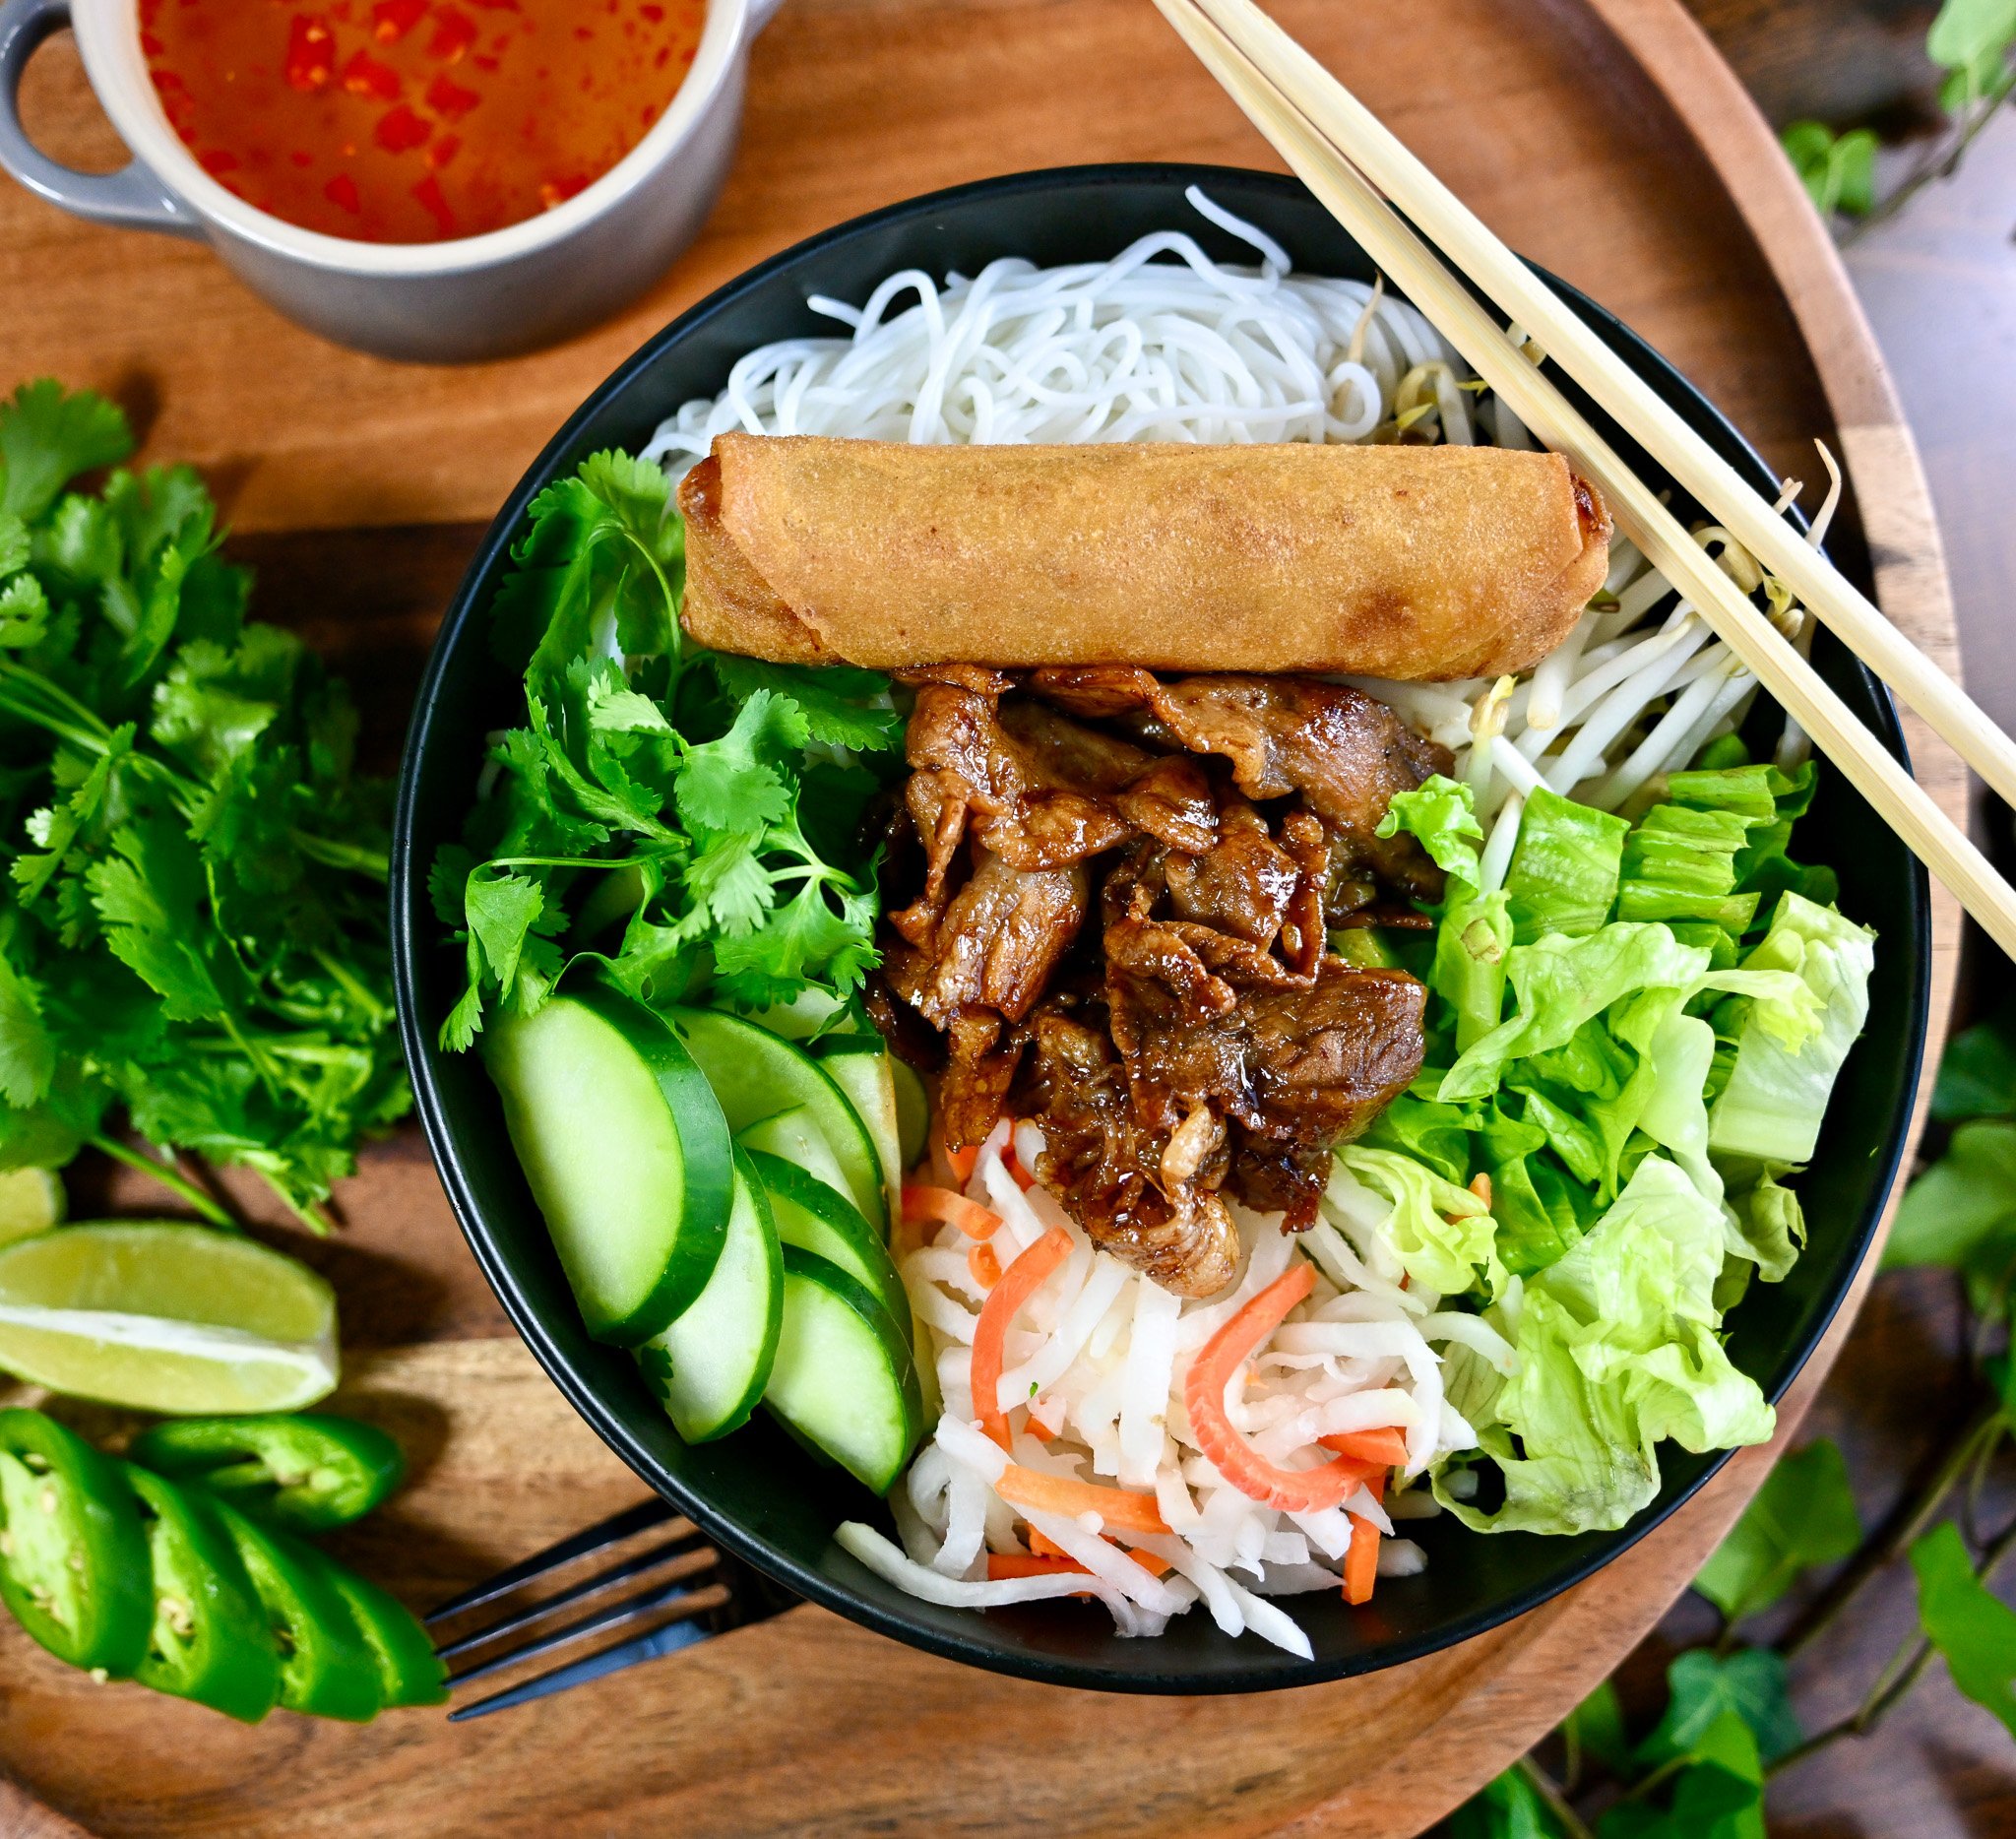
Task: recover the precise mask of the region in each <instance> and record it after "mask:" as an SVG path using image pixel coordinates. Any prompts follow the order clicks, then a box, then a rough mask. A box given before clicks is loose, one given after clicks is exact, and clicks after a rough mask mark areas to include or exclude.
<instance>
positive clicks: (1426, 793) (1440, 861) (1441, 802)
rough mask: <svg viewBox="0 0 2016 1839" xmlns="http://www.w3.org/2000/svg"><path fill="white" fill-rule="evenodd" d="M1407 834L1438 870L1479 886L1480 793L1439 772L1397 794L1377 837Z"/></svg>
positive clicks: (1387, 808)
mask: <svg viewBox="0 0 2016 1839" xmlns="http://www.w3.org/2000/svg"><path fill="white" fill-rule="evenodd" d="M1403 830H1404V831H1406V832H1408V834H1409V835H1411V836H1412V837H1414V838H1415V839H1416V840H1417V841H1418V843H1419V844H1420V846H1421V848H1422V849H1424V850H1425V851H1426V852H1427V853H1428V857H1429V859H1430V860H1431V861H1433V862H1434V864H1435V866H1436V867H1438V868H1442V869H1446V870H1447V871H1448V872H1449V873H1450V874H1452V875H1458V876H1460V877H1461V878H1462V879H1464V880H1465V881H1468V882H1469V883H1470V884H1471V886H1472V887H1476V886H1477V884H1478V853H1477V848H1476V845H1477V844H1479V843H1481V842H1482V841H1483V835H1484V832H1483V826H1482V825H1481V824H1480V823H1479V822H1478V821H1477V794H1476V793H1474V792H1472V790H1471V789H1470V787H1468V786H1467V785H1461V784H1459V783H1458V782H1457V781H1455V780H1453V779H1450V778H1448V777H1446V776H1445V775H1444V774H1441V773H1436V774H1433V775H1431V776H1430V777H1429V778H1427V779H1425V780H1423V781H1422V782H1421V784H1420V785H1418V786H1417V787H1416V788H1415V789H1414V790H1413V791H1412V792H1396V793H1394V794H1393V799H1392V802H1391V803H1389V804H1388V805H1387V807H1386V815H1385V816H1384V817H1382V818H1381V819H1380V820H1379V829H1378V832H1377V834H1378V835H1379V836H1382V837H1393V836H1398V835H1399V834H1400V832H1402V831H1403Z"/></svg>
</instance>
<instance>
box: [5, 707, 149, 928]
mask: <svg viewBox="0 0 2016 1839" xmlns="http://www.w3.org/2000/svg"><path fill="white" fill-rule="evenodd" d="M133 737H134V730H133V724H132V723H130V722H128V723H126V724H124V725H123V726H122V727H120V728H117V729H113V730H112V734H111V736H110V738H109V739H108V740H107V741H106V743H105V751H104V753H103V754H102V755H101V756H100V757H99V758H98V759H97V760H96V761H95V763H94V765H93V766H92V769H91V771H90V772H89V773H88V774H86V775H85V778H84V783H83V784H82V785H80V786H79V787H78V788H77V790H76V791H75V792H73V793H71V794H70V796H69V797H68V798H66V799H64V801H63V802H62V803H61V804H59V805H55V806H47V807H44V808H43V809H42V810H39V811H37V812H35V813H34V815H33V816H32V817H31V818H30V819H29V825H28V828H29V835H30V837H31V838H32V840H33V841H34V842H35V843H36V844H38V845H39V846H40V847H41V850H42V852H43V853H42V854H41V855H39V856H16V857H15V858H14V862H13V865H12V868H11V870H10V872H11V873H12V875H13V877H14V882H15V885H16V886H17V887H19V888H20V889H21V904H22V905H23V906H24V907H27V906H31V905H32V903H33V902H34V901H35V900H37V899H38V898H39V897H40V895H41V893H42V890H43V889H44V888H46V887H47V886H48V885H49V881H50V879H51V878H52V877H53V876H54V875H55V874H56V872H57V871H58V870H59V869H60V868H61V867H62V866H63V864H64V861H65V859H66V857H67V856H69V853H70V850H71V848H72V846H73V845H75V843H76V842H77V839H78V836H79V835H80V833H81V832H82V831H83V830H84V828H85V826H86V825H88V824H90V823H92V822H94V821H95V819H96V818H97V816H98V814H99V812H100V810H101V809H102V808H103V806H104V803H105V800H106V795H107V794H108V793H110V792H111V790H112V783H113V779H114V777H115V775H116V774H117V773H118V771H119V767H120V763H121V762H122V761H123V760H125V759H126V757H127V756H128V755H129V754H130V753H131V752H132V750H133Z"/></svg>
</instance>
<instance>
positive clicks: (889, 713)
mask: <svg viewBox="0 0 2016 1839" xmlns="http://www.w3.org/2000/svg"><path fill="white" fill-rule="evenodd" d="M701 661H702V662H703V663H705V664H706V666H707V667H708V668H709V669H710V670H711V671H713V673H714V674H715V676H716V677H717V678H718V679H719V680H720V682H721V686H722V688H723V689H724V690H725V692H726V693H727V695H728V696H729V697H730V698H731V699H732V700H734V701H736V702H745V701H747V700H748V698H749V697H751V696H753V695H754V694H755V693H756V692H757V691H758V690H766V689H767V690H771V691H774V692H775V693H776V694H778V695H780V696H784V697H788V699H789V700H790V701H791V702H793V703H795V704H796V705H797V707H798V709H799V710H800V712H801V713H802V714H803V716H804V718H805V726H806V728H807V729H809V730H810V732H811V736H812V738H813V739H814V740H816V741H823V742H824V743H825V744H826V745H827V746H829V747H847V748H851V749H852V750H853V751H854V752H856V753H887V752H890V751H892V750H893V749H895V748H898V747H900V746H902V745H903V733H904V721H903V717H902V716H900V715H899V714H898V713H897V712H896V710H895V709H894V708H893V707H892V706H890V701H889V679H888V678H887V677H886V676H884V675H883V674H882V673H881V672H880V671H879V670H857V669H855V668H853V667H852V666H848V665H819V666H815V665H773V664H765V663H763V662H762V661H761V660H760V659H755V658H737V657H734V656H733V655H732V654H730V653H727V652H706V653H703V654H701Z"/></svg>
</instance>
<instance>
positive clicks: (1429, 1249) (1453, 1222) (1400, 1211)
mask: <svg viewBox="0 0 2016 1839" xmlns="http://www.w3.org/2000/svg"><path fill="white" fill-rule="evenodd" d="M1337 1163H1338V1168H1339V1170H1340V1171H1342V1173H1341V1175H1340V1174H1338V1173H1333V1175H1332V1177H1331V1178H1332V1181H1333V1183H1337V1182H1339V1181H1340V1180H1341V1181H1343V1182H1350V1181H1353V1180H1354V1179H1355V1180H1356V1181H1358V1182H1361V1183H1363V1184H1364V1185H1365V1186H1368V1187H1370V1188H1372V1189H1374V1190H1375V1191H1376V1192H1377V1193H1379V1194H1381V1195H1383V1196H1384V1197H1385V1199H1386V1200H1388V1201H1389V1202H1391V1203H1392V1208H1393V1211H1392V1214H1391V1216H1390V1217H1389V1218H1388V1220H1387V1222H1386V1226H1385V1232H1386V1237H1387V1241H1388V1243H1390V1244H1391V1246H1392V1247H1393V1250H1394V1252H1395V1254H1396V1255H1397V1256H1398V1257H1399V1259H1400V1262H1401V1265H1402V1266H1403V1268H1404V1269H1405V1270H1406V1272H1407V1275H1408V1277H1409V1279H1410V1280H1411V1281H1412V1282H1414V1283H1417V1284H1419V1285H1422V1286H1423V1287H1424V1288H1426V1289H1428V1290H1432V1291H1434V1292H1435V1293H1436V1294H1437V1295H1438V1296H1460V1295H1461V1294H1462V1293H1463V1292H1465V1291H1468V1290H1475V1289H1476V1288H1478V1286H1479V1282H1480V1279H1481V1282H1482V1285H1483V1288H1484V1289H1485V1290H1487V1291H1488V1292H1489V1293H1490V1294H1491V1295H1492V1296H1496V1295H1497V1294H1498V1292H1499V1291H1501V1290H1502V1289H1503V1288H1504V1287H1505V1275H1506V1273H1505V1267H1504V1264H1503V1263H1502V1262H1501V1261H1500V1260H1499V1257H1498V1251H1497V1237H1498V1223H1497V1222H1496V1221H1495V1220H1494V1219H1492V1218H1491V1213H1490V1209H1489V1208H1488V1207H1487V1206H1486V1205H1485V1204H1484V1202H1483V1201H1482V1200H1481V1199H1480V1198H1479V1197H1478V1196H1477V1195H1476V1194H1474V1193H1472V1192H1471V1191H1470V1189H1469V1188H1467V1187H1458V1186H1457V1185H1456V1183H1455V1182H1453V1181H1449V1180H1445V1179H1444V1178H1443V1177H1442V1176H1441V1175H1438V1174H1437V1173H1435V1172H1434V1171H1433V1170H1432V1169H1429V1168H1426V1167H1425V1166H1423V1165H1422V1164H1420V1163H1418V1162H1416V1161H1415V1160H1414V1159H1413V1158H1412V1157H1410V1156H1406V1155H1403V1154H1401V1153H1400V1152H1399V1151H1396V1150H1385V1149H1372V1148H1368V1147H1367V1146H1366V1145H1364V1144H1362V1143H1355V1144H1352V1145H1349V1146H1348V1147H1346V1148H1344V1149H1341V1150H1339V1151H1338V1152H1337ZM1348 1210H1349V1209H1348Z"/></svg>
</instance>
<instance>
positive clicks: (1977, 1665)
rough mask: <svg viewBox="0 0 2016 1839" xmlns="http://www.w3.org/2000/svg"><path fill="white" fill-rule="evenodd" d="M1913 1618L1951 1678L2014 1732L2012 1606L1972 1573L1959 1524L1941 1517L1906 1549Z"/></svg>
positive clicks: (2015, 1618) (2015, 1614)
mask: <svg viewBox="0 0 2016 1839" xmlns="http://www.w3.org/2000/svg"><path fill="white" fill-rule="evenodd" d="M1911 1568H1912V1569H1913V1570H1914V1571H1915V1572H1917V1574H1918V1619H1919V1625H1920V1627H1922V1629H1923V1630H1924V1632H1925V1638H1926V1639H1927V1640H1929V1641H1930V1642H1931V1644H1932V1645H1933V1646H1934V1647H1935V1648H1937V1649H1938V1651H1939V1652H1940V1653H1941V1654H1942V1655H1944V1656H1945V1660H1946V1667H1947V1670H1948V1671H1949V1672H1950V1673H1951V1674H1952V1676H1953V1683H1954V1684H1955V1685H1957V1686H1958V1687H1959V1688H1960V1689H1961V1691H1962V1692H1964V1693H1965V1694H1966V1695H1967V1696H1968V1697H1969V1698H1971V1699H1973V1700H1974V1702H1975V1703H1976V1704H1977V1705H1981V1706H1984V1707H1985V1709H1987V1710H1988V1711H1991V1712H1993V1713H1994V1715H1995V1716H1996V1717H1997V1718H1999V1719H2000V1720H2001V1721H2002V1726H2003V1728H2004V1729H2005V1730H2006V1731H2008V1733H2009V1734H2010V1736H2012V1737H2016V1692H2012V1691H2011V1689H2010V1685H2011V1681H2012V1680H2016V1610H2011V1609H2010V1608H2009V1606H2008V1605H2007V1604H2005V1603H2004V1602H2003V1601H2002V1600H2001V1599H2000V1598H1999V1597H1997V1596H1996V1595H1995V1594H1994V1593H1993V1592H1992V1591H1990V1590H1989V1589H1988V1587H1987V1586H1986V1585H1985V1584H1984V1583H1983V1582H1982V1581H1981V1579H1980V1578H1979V1577H1978V1576H1977V1575H1976V1574H1975V1567H1974V1560H1973V1559H1972V1558H1971V1557H1970V1556H1969V1555H1968V1551H1967V1545H1966V1542H1965V1541H1964V1540H1962V1538H1961V1537H1960V1529H1959V1528H1958V1527H1957V1526H1955V1525H1954V1524H1953V1522H1952V1521H1951V1520H1944V1521H1941V1522H1940V1523H1939V1524H1938V1525H1937V1526H1935V1527H1933V1528H1932V1530H1931V1531H1930V1532H1929V1533H1926V1534H1925V1535H1924V1536H1923V1537H1922V1539H1920V1540H1919V1541H1918V1543H1917V1544H1916V1545H1914V1546H1913V1547H1912V1549H1911Z"/></svg>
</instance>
